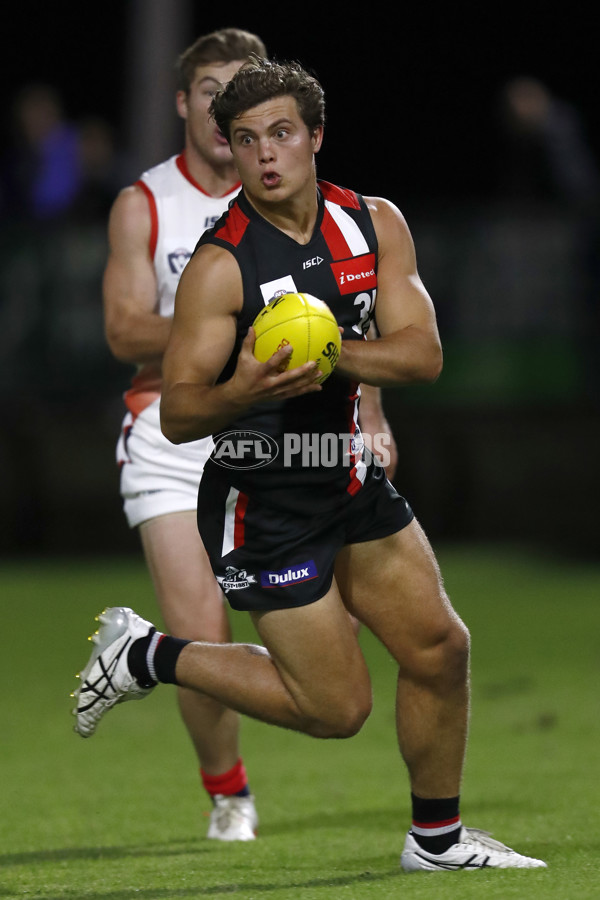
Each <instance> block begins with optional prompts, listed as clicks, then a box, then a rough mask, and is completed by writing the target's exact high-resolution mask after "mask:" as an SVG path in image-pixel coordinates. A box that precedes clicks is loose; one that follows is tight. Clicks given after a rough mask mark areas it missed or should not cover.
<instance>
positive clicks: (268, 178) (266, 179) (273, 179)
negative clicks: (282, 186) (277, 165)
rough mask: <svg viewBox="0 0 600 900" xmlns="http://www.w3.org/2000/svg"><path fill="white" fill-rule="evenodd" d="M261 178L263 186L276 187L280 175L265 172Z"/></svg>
mask: <svg viewBox="0 0 600 900" xmlns="http://www.w3.org/2000/svg"><path fill="white" fill-rule="evenodd" d="M261 180H262V183H263V184H264V186H265V187H268V188H269V187H277V185H278V184H279V183H280V181H281V175H279V174H278V173H277V172H265V173H264V174H263V176H262V179H261Z"/></svg>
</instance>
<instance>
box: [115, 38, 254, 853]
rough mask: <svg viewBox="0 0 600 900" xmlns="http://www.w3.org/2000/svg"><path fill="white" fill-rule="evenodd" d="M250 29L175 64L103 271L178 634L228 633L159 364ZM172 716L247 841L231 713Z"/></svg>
mask: <svg viewBox="0 0 600 900" xmlns="http://www.w3.org/2000/svg"><path fill="white" fill-rule="evenodd" d="M265 52H266V50H265V47H264V45H263V42H262V41H261V39H260V38H259V37H257V36H256V35H254V34H251V33H249V32H246V31H242V30H238V29H234V28H228V29H223V30H221V31H219V32H215V33H212V34H208V35H204V36H202V37H200V38H198V40H197V41H195V42H194V44H192V46H190V47H189V48H188V49H187V50H186V51H185V52H184V53H182V54H181V56H180V58H179V60H178V63H177V72H178V80H179V84H178V91H177V95H176V104H177V112H178V113H179V115H180V116H181V118H182V119H183V121H184V134H185V137H184V149H183V152H182V153H181V154H180V155H178V156H176V157H172V158H171V159H168V160H166V161H165V162H163V163H162V164H160V165H157V166H155V167H154V168H152V169H150V170H149V171H147V172H145V173H144V174H143V175H142V176H141V178H140V179H139V181H138V182H137V183H136V184H134V185H132V186H131V187H127V188H125V189H124V190H123V191H122V192H121V193H120V194H119V196H118V197H117V199H116V201H115V203H114V206H113V209H112V211H111V215H110V221H109V244H110V252H109V257H108V262H107V265H106V271H105V276H104V313H105V328H106V337H107V340H108V343H109V346H110V349H111V351H112V353H113V354H114V356H115V357H116V358H117V359H119V360H121V361H123V362H126V363H134V364H135V365H136V367H137V371H136V374H135V376H134V378H133V381H132V385H131V388H130V389H129V390H128V391H127V393H126V394H125V402H126V406H127V413H126V415H125V418H124V421H123V429H122V433H121V438H120V440H119V444H118V448H117V458H118V462H119V465H120V467H121V494H122V497H123V503H124V511H125V515H126V518H127V521H128V523H129V525H130V527H132V528H133V527H136V528H137V529H138V531H139V534H140V538H141V542H142V547H143V550H144V555H145V558H146V562H147V565H148V569H149V571H150V574H151V576H152V579H153V583H154V587H155V591H156V595H157V598H158V603H159V606H160V611H161V614H162V618H163V621H164V622H165V625H166V626H167V628H168V629H169V630H172V632H173V633H174V634H177V635H179V636H180V637H194V638H198V639H202V640H208V641H215V642H217V641H219V642H221V641H227V640H230V638H231V635H230V629H229V624H228V619H227V614H226V611H225V606H224V603H223V597H222V593H221V590H220V588H219V586H218V583H217V582H216V580H215V578H214V575H213V573H212V571H211V569H210V566H209V564H208V560H207V557H206V552H205V550H204V547H203V546H202V542H201V540H200V537H199V535H198V526H197V524H196V507H197V500H198V483H199V481H200V476H201V473H202V467H203V464H204V461H205V459H206V456H207V455H208V454H209V453H210V449H211V441H210V440H209V439H208V440H207V439H204V440H201V441H194V442H192V443H190V444H186V445H182V446H174V445H173V444H171V443H170V442H169V441H168V440H167V439H166V438H165V437H163V435H162V433H161V430H160V422H159V401H160V390H161V361H162V355H163V353H164V350H165V347H166V344H167V339H168V336H169V332H170V329H171V320H172V316H173V306H174V299H175V291H176V289H177V284H178V282H179V278H180V276H181V273H182V271H183V269H184V267H185V265H186V263H187V261H188V259H189V258H190V256H191V254H192V252H193V250H194V247H195V246H196V243H197V241H198V238H199V237H200V235H201V233H202V232H203V231H204V230H205V229H206V228H209V227H210V226H211V225H213V224H214V222H215V221H216V219H218V217H219V216H220V215H221V213H222V212H223V211H224V210H225V209H226V208H227V205H228V203H229V201H230V199H231V198H232V197H234V196H235V195H236V194H237V192H238V190H239V178H238V175H237V172H236V169H235V166H234V164H233V158H232V155H231V151H230V149H229V144H228V142H227V141H226V140H225V138H224V137H223V136H222V134H221V133H220V131H219V130H218V128H217V127H216V125H215V123H214V122H213V121H209V115H208V108H209V106H210V103H211V101H212V98H213V96H214V94H215V92H216V91H217V90H218V89H219V88H220V87H221V86H222V84H224V83H225V82H227V81H229V79H230V78H231V76H232V75H233V74H234V73H235V72H236V71H237V70H238V68H239V67H240V66H241V65H242V63H243V62H244V61H245V60H246V59H247V58H248V56H249V54H250V53H257V54H259V55H264V54H265ZM178 700H179V706H180V711H181V715H182V717H183V721H184V723H185V726H186V728H187V730H188V732H189V734H190V737H191V740H192V743H193V745H194V748H195V751H196V754H197V756H198V760H199V765H200V772H201V778H202V782H203V784H204V787H205V788H206V790H207V792H208V793H209V794H210V795H211V797H212V799H213V809H212V812H211V819H210V825H209V829H208V837H209V838H216V839H220V840H225V841H230V840H252V839H253V838H254V836H255V831H256V826H257V815H256V810H255V805H254V798H253V797H252V795H251V793H250V789H249V786H248V779H247V775H246V772H245V767H244V764H243V761H242V758H241V756H240V750H239V744H238V737H239V735H238V732H239V716H238V714H237V713H235V712H233V711H232V710H230V709H226V708H225V707H224V706H222V705H221V704H220V703H218V702H215V701H214V700H212V699H210V698H209V697H201V696H200V695H199V694H197V693H194V692H193V691H189V690H186V689H181V690H179V691H178Z"/></svg>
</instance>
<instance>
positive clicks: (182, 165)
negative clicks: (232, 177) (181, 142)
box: [175, 153, 241, 197]
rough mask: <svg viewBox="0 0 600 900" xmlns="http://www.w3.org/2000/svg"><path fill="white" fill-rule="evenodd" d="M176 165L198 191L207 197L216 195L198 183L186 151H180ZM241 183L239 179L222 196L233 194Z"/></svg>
mask: <svg viewBox="0 0 600 900" xmlns="http://www.w3.org/2000/svg"><path fill="white" fill-rule="evenodd" d="M175 165H176V166H177V168H178V169H179V171H180V172H181V174H182V175H183V177H184V178H186V179H187V180H188V181H189V183H190V184H193V186H194V187H195V188H196V189H197V190H198V191H200V193H201V194H204V195H205V196H206V197H214V196H215V195H214V194H209V193H208V191H205V190H204V188H203V187H202V185H201V184H198V182H197V181H196V179H195V178H194V176H193V175H192V173H191V172H190V170H189V169H188V164H187V160H186V158H185V154H184V153H180V154H179V156H178V157H177V159H176V160H175ZM240 185H241V181H238V182H237V183H236V184H234V185H232V186H231V187H230V188H228V189H227V190H226V191H225V193H224V194H221V195H220V196H221V197H226V196H227V194H231V193H232V191H235V190H237V188H239V187H240Z"/></svg>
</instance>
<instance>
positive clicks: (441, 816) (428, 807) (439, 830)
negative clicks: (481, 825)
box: [410, 794, 462, 854]
mask: <svg viewBox="0 0 600 900" xmlns="http://www.w3.org/2000/svg"><path fill="white" fill-rule="evenodd" d="M411 800H412V818H413V821H412V827H411V829H410V830H411V833H412V835H413V837H414V839H415V840H416V842H417V843H418V845H419V846H420V847H422V848H423V850H427V852H428V853H437V854H439V853H445V851H446V850H447V849H448V848H449V847H451V846H452V844H456V843H457V841H458V839H459V835H460V829H461V827H462V826H461V821H460V814H459V801H460V798H459V797H449V798H444V799H442V800H424V799H423V798H421V797H416V796H415V795H414V794H411Z"/></svg>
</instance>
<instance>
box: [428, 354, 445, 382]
mask: <svg viewBox="0 0 600 900" xmlns="http://www.w3.org/2000/svg"><path fill="white" fill-rule="evenodd" d="M443 368H444V356H443V354H442V350H441V348H440V349H439V351H438V352H437V353H436V354H435V356H434V358H433V359H431V361H430V363H429V367H428V372H427V378H426V381H427V383H428V384H434V383H435V382H436V381H437V380H438V378H439V377H440V375H441V374H442V369H443Z"/></svg>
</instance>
